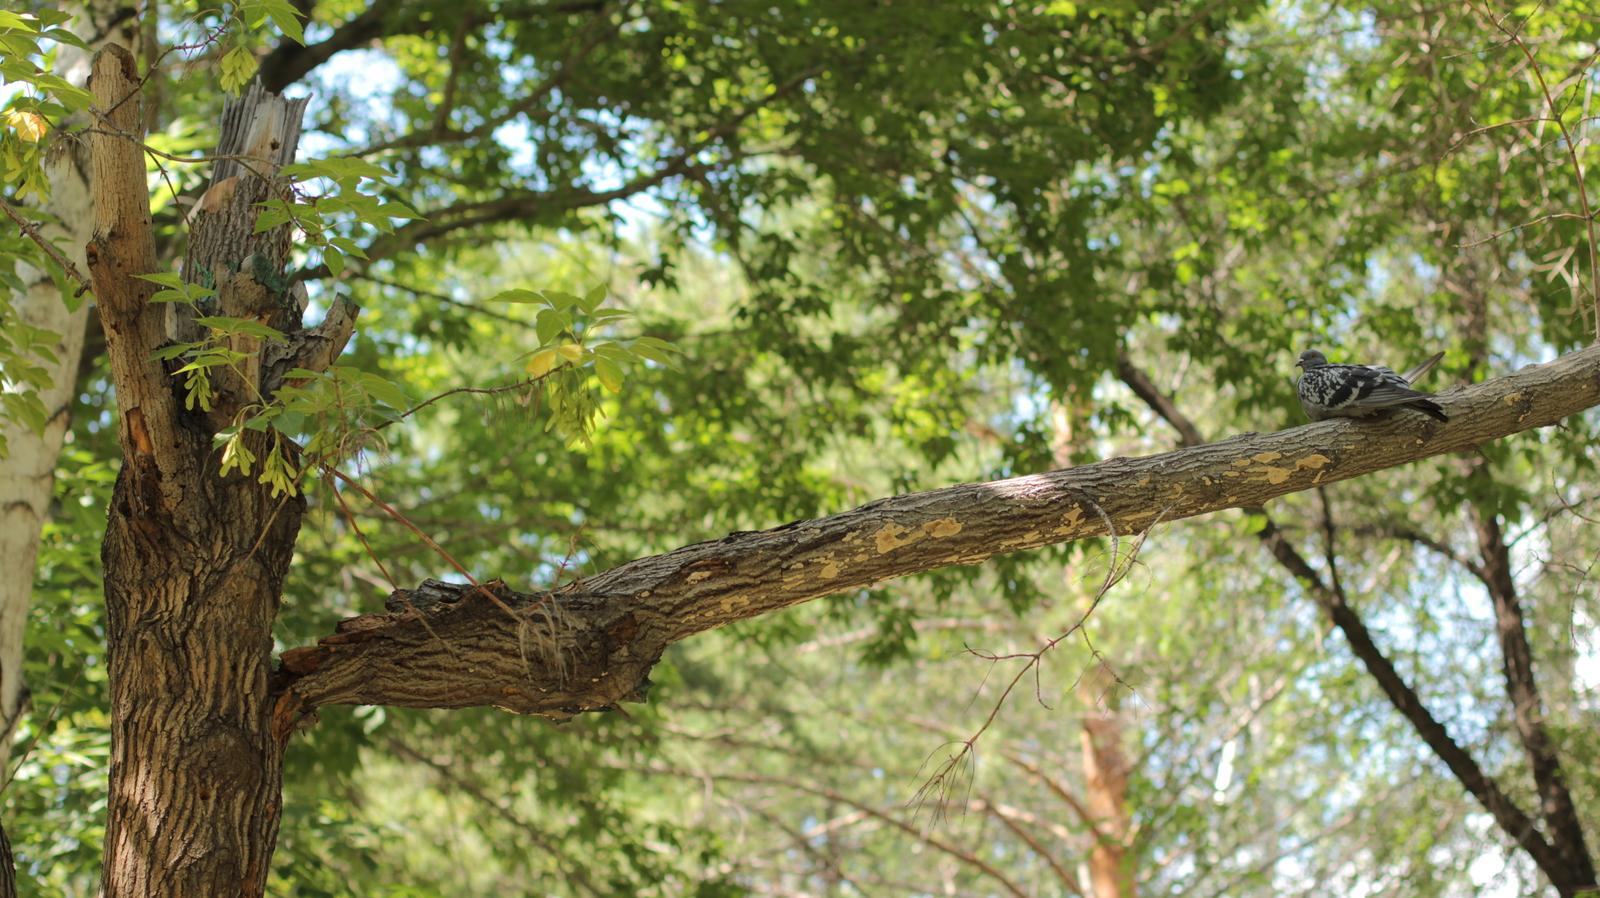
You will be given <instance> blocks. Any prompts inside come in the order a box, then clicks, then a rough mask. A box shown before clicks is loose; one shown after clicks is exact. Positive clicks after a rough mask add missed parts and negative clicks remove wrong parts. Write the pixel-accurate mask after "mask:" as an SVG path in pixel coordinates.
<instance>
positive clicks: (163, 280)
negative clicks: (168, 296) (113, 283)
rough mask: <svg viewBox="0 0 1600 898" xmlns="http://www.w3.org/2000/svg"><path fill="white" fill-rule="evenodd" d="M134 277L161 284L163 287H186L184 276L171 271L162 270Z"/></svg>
mask: <svg viewBox="0 0 1600 898" xmlns="http://www.w3.org/2000/svg"><path fill="white" fill-rule="evenodd" d="M134 277H136V278H138V279H139V280H141V281H149V282H150V283H152V284H160V285H161V286H163V287H171V288H172V289H174V290H182V289H183V288H184V283H183V278H182V277H180V276H179V275H178V274H177V273H175V272H171V271H160V272H157V273H155V274H136V275H134Z"/></svg>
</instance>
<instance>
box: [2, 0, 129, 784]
mask: <svg viewBox="0 0 1600 898" xmlns="http://www.w3.org/2000/svg"><path fill="white" fill-rule="evenodd" d="M73 11H74V12H76V13H77V14H78V16H79V18H78V19H77V21H76V22H74V23H73V26H72V27H73V30H74V32H75V33H76V34H77V35H78V36H79V37H81V38H83V39H84V40H86V41H91V42H93V43H95V44H104V43H106V42H108V41H113V40H114V41H117V42H118V43H122V44H125V45H128V46H136V42H137V35H138V32H137V25H138V20H137V18H136V17H135V16H134V15H133V14H132V13H133V10H132V9H130V8H129V7H128V4H126V3H124V2H120V0H115V2H106V0H95V2H91V3H88V4H85V5H84V6H81V7H79V8H77V9H75V10H73ZM57 52H58V54H59V56H58V59H59V64H58V67H57V71H58V72H59V73H60V74H61V76H62V77H64V78H66V79H67V80H68V81H70V82H72V83H73V84H75V85H77V86H79V87H82V86H83V85H84V84H86V83H87V82H88V80H89V63H90V59H91V56H90V54H87V53H84V52H83V51H81V50H78V49H75V48H73V47H69V46H65V45H62V46H61V47H60V48H59V49H58V51H57ZM52 137H53V139H56V140H58V143H57V144H56V145H55V147H54V151H53V152H52V154H51V156H52V158H51V161H50V163H49V169H48V170H49V176H50V188H51V190H50V198H49V200H48V201H47V202H46V203H45V204H44V205H43V207H42V208H40V209H39V210H38V211H40V212H43V213H46V215H45V216H39V217H40V218H41V219H43V218H46V216H48V218H52V219H54V221H53V222H49V223H46V224H43V225H42V226H41V227H40V232H41V234H42V235H43V236H44V237H45V238H46V239H49V240H51V241H52V242H54V243H55V244H56V246H57V248H59V249H60V250H61V252H62V254H63V255H65V256H66V257H67V258H68V259H69V260H71V261H72V263H73V264H74V265H75V266H77V268H78V270H79V271H80V272H86V271H87V270H88V269H87V267H86V265H85V262H84V255H83V248H84V245H85V244H87V243H88V242H89V236H90V233H91V232H92V230H93V228H94V198H93V195H92V194H91V191H90V172H89V152H88V148H87V147H85V146H84V145H83V144H82V143H81V142H80V141H75V140H66V139H62V138H60V136H59V135H53V136H52ZM23 212H24V214H30V213H31V212H33V210H32V209H29V208H27V207H24V209H23ZM30 217H31V216H30ZM18 274H19V275H20V276H21V278H22V281H23V283H25V284H27V285H28V290H27V292H26V293H24V294H22V295H20V296H15V297H13V298H12V304H13V306H14V307H15V308H16V310H17V315H18V318H20V319H21V321H22V323H24V324H27V325H30V326H32V327H38V328H43V329H45V330H48V331H52V332H54V333H57V334H60V335H61V340H60V342H58V343H57V344H56V345H55V346H53V347H51V349H52V351H53V352H54V353H55V356H56V360H55V362H54V363H51V362H49V361H48V360H44V359H40V360H39V364H41V365H42V366H43V367H44V368H45V369H46V370H47V371H48V372H49V375H50V382H51V383H52V384H53V386H52V387H51V388H50V389H49V390H45V391H42V392H41V394H40V399H41V400H42V401H43V402H44V407H45V410H46V411H47V412H48V413H49V415H50V418H49V424H48V426H47V427H46V428H45V431H44V433H43V434H42V435H41V434H35V433H34V432H33V431H32V430H29V429H28V428H27V427H24V426H21V425H18V424H12V425H10V426H9V427H7V429H6V440H7V443H8V445H9V446H10V448H11V454H10V457H8V458H4V459H0V757H5V756H6V755H7V754H8V753H9V750H10V744H11V737H12V734H13V733H14V732H15V730H16V727H17V724H18V722H19V720H20V719H21V716H22V714H23V713H24V712H25V711H26V708H27V687H26V684H25V683H24V682H23V678H22V639H23V633H24V631H25V630H26V628H27V622H28V602H29V598H30V595H31V593H32V587H33V570H34V564H35V561H36V559H37V557H38V554H39V533H40V530H41V529H42V528H43V527H44V524H45V521H46V520H47V519H48V517H49V514H50V492H51V489H52V487H53V486H54V485H55V468H56V459H57V458H58V456H60V454H61V444H62V441H63V440H64V439H65V437H66V434H67V428H68V426H69V425H70V424H71V422H70V420H69V414H68V413H69V410H70V408H71V404H72V393H73V390H74V389H75V386H76V384H75V383H74V381H75V379H76V376H77V372H78V363H79V359H80V355H81V354H82V352H83V332H84V327H85V324H86V322H87V321H88V317H89V301H90V297H89V296H87V295H84V296H80V297H76V298H74V297H71V296H67V297H63V296H62V295H61V292H60V291H59V290H57V289H56V282H55V279H54V278H52V277H51V276H50V275H49V273H47V272H44V271H40V270H37V269H32V268H27V267H24V268H23V269H22V270H20V271H19V272H18ZM77 286H78V285H77V284H69V285H68V289H69V290H76V288H77ZM69 301H71V302H72V303H73V304H75V305H76V306H77V308H76V309H74V310H71V311H69V310H68V303H69Z"/></svg>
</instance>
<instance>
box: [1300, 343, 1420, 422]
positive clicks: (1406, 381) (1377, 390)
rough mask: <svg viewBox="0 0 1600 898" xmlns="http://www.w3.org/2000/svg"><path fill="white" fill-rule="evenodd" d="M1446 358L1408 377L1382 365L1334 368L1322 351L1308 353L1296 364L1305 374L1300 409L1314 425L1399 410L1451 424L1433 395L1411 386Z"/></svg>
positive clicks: (1412, 372)
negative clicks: (1410, 411) (1315, 423)
mask: <svg viewBox="0 0 1600 898" xmlns="http://www.w3.org/2000/svg"><path fill="white" fill-rule="evenodd" d="M1443 357H1444V353H1442V352H1440V353H1436V354H1435V355H1434V356H1433V357H1432V358H1430V359H1428V360H1427V361H1424V362H1422V363H1421V364H1419V365H1416V366H1415V367H1413V368H1410V369H1409V370H1407V371H1406V373H1405V374H1396V373H1395V372H1394V371H1393V370H1392V369H1389V368H1385V367H1383V366H1382V365H1341V364H1334V363H1331V362H1329V361H1328V357H1327V356H1325V355H1323V354H1322V353H1321V352H1320V351H1319V350H1315V349H1307V350H1306V351H1305V352H1302V353H1300V359H1299V360H1298V361H1296V362H1295V367H1297V368H1301V369H1303V370H1304V371H1305V374H1303V375H1301V376H1300V383H1299V385H1298V387H1299V392H1300V407H1301V408H1303V409H1305V411H1306V415H1307V416H1309V417H1310V418H1311V420H1313V421H1324V420H1327V419H1328V418H1355V417H1364V416H1366V415H1373V414H1377V413H1378V412H1381V411H1383V410H1384V409H1387V408H1399V407H1406V408H1414V409H1416V410H1417V411H1419V412H1422V413H1423V414H1425V415H1428V416H1429V417H1432V418H1435V419H1437V420H1439V421H1449V420H1450V417H1449V416H1448V415H1446V414H1445V413H1444V409H1442V408H1440V407H1439V404H1438V403H1437V402H1434V401H1433V394H1431V393H1422V392H1418V391H1417V390H1413V389H1411V384H1412V383H1413V382H1414V381H1416V380H1417V379H1419V378H1421V377H1422V376H1423V375H1425V374H1427V373H1428V372H1429V371H1430V370H1432V368H1433V366H1434V365H1436V364H1438V363H1439V360H1440V359H1441V358H1443Z"/></svg>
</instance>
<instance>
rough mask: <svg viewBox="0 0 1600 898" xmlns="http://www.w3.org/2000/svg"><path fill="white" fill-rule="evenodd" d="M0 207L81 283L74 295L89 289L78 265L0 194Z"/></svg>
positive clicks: (52, 258) (29, 237)
mask: <svg viewBox="0 0 1600 898" xmlns="http://www.w3.org/2000/svg"><path fill="white" fill-rule="evenodd" d="M0 208H3V209H5V211H6V215H8V216H10V217H11V220H12V221H14V222H16V223H17V227H19V228H21V229H22V233H24V234H26V235H28V239H29V240H32V241H33V242H34V243H37V244H39V248H40V249H42V250H44V251H45V254H46V255H48V256H49V257H50V260H51V261H53V262H55V263H56V264H57V265H60V266H61V269H62V270H63V271H65V272H66V273H67V274H70V275H72V277H73V279H74V280H76V281H77V282H78V283H80V284H82V285H83V286H81V287H79V288H78V292H77V293H75V294H73V295H74V296H82V295H83V293H84V291H85V290H89V289H91V285H90V283H89V279H88V278H86V277H84V276H83V274H82V273H81V272H79V271H78V266H76V265H74V264H72V260H71V259H69V258H67V257H66V256H64V255H62V254H61V250H58V249H56V248H55V247H54V246H53V245H51V243H50V241H48V240H46V239H45V238H44V235H43V234H40V233H39V231H38V230H37V229H35V228H34V226H33V224H32V223H31V222H29V221H28V220H27V219H26V218H23V217H22V214H21V213H20V212H18V211H17V208H16V207H15V206H13V205H11V203H10V202H9V201H8V200H7V199H6V198H5V197H3V196H0Z"/></svg>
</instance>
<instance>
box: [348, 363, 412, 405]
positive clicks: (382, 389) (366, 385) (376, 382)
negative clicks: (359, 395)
mask: <svg viewBox="0 0 1600 898" xmlns="http://www.w3.org/2000/svg"><path fill="white" fill-rule="evenodd" d="M360 386H361V388H362V389H363V390H365V391H367V393H368V395H370V396H372V397H373V398H374V399H376V400H378V401H379V402H381V403H383V404H384V405H387V406H389V407H391V408H396V409H399V410H401V411H404V410H405V409H406V408H407V406H409V405H410V404H411V402H410V397H408V396H406V393H405V391H404V390H402V389H400V387H399V386H398V385H396V384H394V383H391V382H390V381H388V380H385V379H383V378H382V377H379V376H378V375H376V374H373V373H372V372H370V371H363V372H361V378H360Z"/></svg>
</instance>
